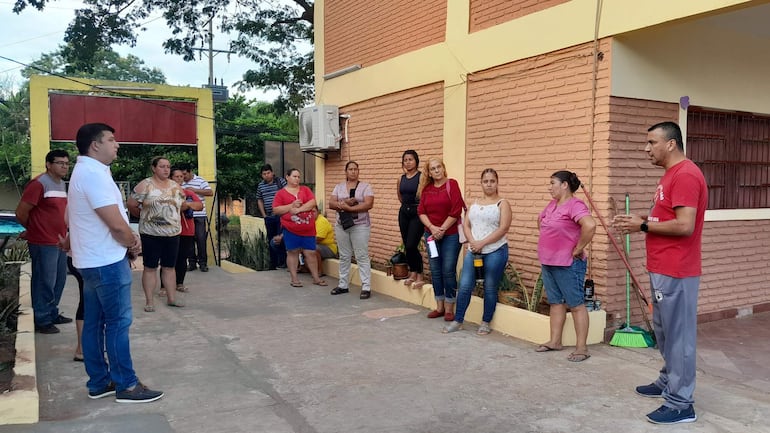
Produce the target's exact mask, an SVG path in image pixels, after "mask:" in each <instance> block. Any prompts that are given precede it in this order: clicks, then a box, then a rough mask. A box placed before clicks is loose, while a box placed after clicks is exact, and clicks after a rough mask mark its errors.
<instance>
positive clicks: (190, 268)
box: [187, 263, 198, 272]
mask: <svg viewBox="0 0 770 433" xmlns="http://www.w3.org/2000/svg"><path fill="white" fill-rule="evenodd" d="M196 269H198V267H197V266H196V265H195V263H190V266H188V267H187V272H191V271H194V270H196Z"/></svg>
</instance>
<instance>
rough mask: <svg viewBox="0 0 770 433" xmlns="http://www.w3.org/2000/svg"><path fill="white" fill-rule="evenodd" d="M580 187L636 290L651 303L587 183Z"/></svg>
mask: <svg viewBox="0 0 770 433" xmlns="http://www.w3.org/2000/svg"><path fill="white" fill-rule="evenodd" d="M580 188H582V189H583V194H585V195H586V198H587V199H588V203H589V204H591V207H592V208H593V210H594V212H596V216H597V217H599V222H600V223H601V224H602V227H604V231H605V232H607V237H608V238H610V243H612V246H613V247H614V248H615V251H616V252H617V253H618V255H619V256H620V260H622V261H623V264H624V265H625V266H626V270H628V273H629V275H631V280H633V282H634V285H636V290H637V291H638V292H639V296H641V297H642V300H643V301H644V304H645V305H647V306H649V305H650V303H649V302H648V301H647V297H646V296H645V295H644V292H643V291H642V285H641V284H639V280H637V279H636V275H634V272H633V270H632V269H631V264H630V263H628V260H626V256H625V254H623V250H621V249H620V246H619V245H618V241H616V240H615V237H614V236H612V234H611V233H610V230H609V228H607V223H606V222H605V221H604V217H603V216H602V214H601V213H600V212H599V210H598V209H596V205H595V204H594V201H593V200H591V196H590V195H589V194H588V191H587V190H586V187H585V185H583V184H582V183H581V184H580Z"/></svg>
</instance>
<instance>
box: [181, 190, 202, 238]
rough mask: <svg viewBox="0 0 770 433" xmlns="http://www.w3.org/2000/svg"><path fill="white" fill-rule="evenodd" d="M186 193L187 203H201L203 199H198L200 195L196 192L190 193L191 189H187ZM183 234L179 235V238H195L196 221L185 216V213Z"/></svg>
mask: <svg viewBox="0 0 770 433" xmlns="http://www.w3.org/2000/svg"><path fill="white" fill-rule="evenodd" d="M183 191H184V199H185V201H188V202H189V201H193V202H198V203H200V202H201V199H199V198H198V195H197V194H195V193H194V192H192V191H190V190H189V189H185V190H183ZM181 220H182V232H181V233H179V236H195V219H194V218H187V217H185V216H184V212H182V218H181Z"/></svg>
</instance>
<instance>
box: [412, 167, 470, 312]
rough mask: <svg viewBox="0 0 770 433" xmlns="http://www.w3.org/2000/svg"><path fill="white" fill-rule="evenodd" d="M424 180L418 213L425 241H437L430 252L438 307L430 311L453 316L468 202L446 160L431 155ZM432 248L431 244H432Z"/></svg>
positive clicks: (432, 281) (431, 270)
mask: <svg viewBox="0 0 770 433" xmlns="http://www.w3.org/2000/svg"><path fill="white" fill-rule="evenodd" d="M425 173H427V174H428V175H427V176H425V177H424V179H425V181H423V182H421V185H420V187H421V193H420V205H419V206H418V207H417V213H418V214H419V215H420V221H422V223H423V225H424V226H425V235H424V236H425V241H426V242H428V243H430V242H435V243H436V251H437V252H438V255H437V257H432V256H433V255H434V254H430V253H429V255H430V256H431V257H430V274H431V283H432V284H433V294H434V295H435V297H436V305H437V306H436V309H435V310H433V311H431V312H430V313H428V317H429V318H431V319H434V318H436V317H441V316H444V320H446V321H447V322H451V321H453V320H454V318H455V315H454V305H455V298H456V296H455V295H456V293H457V258H458V255H459V253H460V236H459V234H458V231H457V223H458V221H459V220H460V216H461V214H462V211H463V209H464V208H465V203H464V202H463V197H462V193H461V192H460V186H459V185H458V184H457V181H456V180H454V179H449V178H448V177H447V173H446V166H445V165H444V162H443V161H442V160H440V159H438V158H431V159H430V160H428V163H427V164H426V168H425ZM429 250H430V247H429Z"/></svg>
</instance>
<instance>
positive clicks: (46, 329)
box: [35, 324, 60, 334]
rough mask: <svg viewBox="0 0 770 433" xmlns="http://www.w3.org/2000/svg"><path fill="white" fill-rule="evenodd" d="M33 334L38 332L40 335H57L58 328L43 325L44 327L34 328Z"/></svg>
mask: <svg viewBox="0 0 770 433" xmlns="http://www.w3.org/2000/svg"><path fill="white" fill-rule="evenodd" d="M35 332H38V333H40V334H58V333H59V332H60V331H59V328H57V327H56V326H55V325H54V324H50V325H45V326H37V325H36V326H35Z"/></svg>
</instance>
